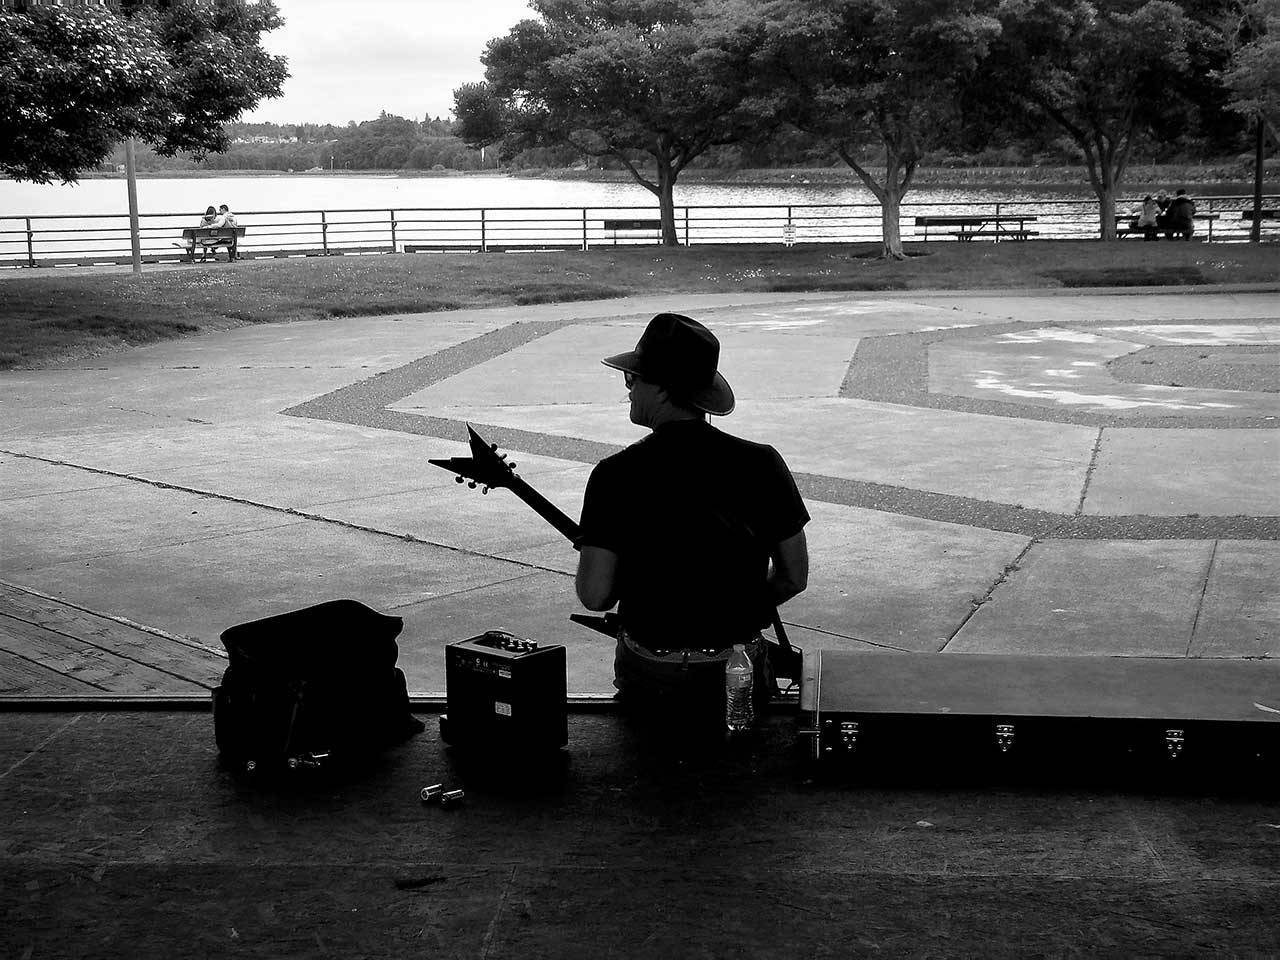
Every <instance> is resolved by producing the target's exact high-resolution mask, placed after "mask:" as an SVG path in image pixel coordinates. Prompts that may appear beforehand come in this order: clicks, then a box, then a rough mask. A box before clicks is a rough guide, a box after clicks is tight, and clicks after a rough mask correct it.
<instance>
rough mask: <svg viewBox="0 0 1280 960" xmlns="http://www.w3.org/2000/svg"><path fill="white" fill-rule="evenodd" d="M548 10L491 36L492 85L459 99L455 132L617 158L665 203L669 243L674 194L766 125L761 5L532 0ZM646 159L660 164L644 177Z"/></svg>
mask: <svg viewBox="0 0 1280 960" xmlns="http://www.w3.org/2000/svg"><path fill="white" fill-rule="evenodd" d="M531 6H532V7H533V8H534V10H535V11H536V12H537V13H538V14H539V15H540V19H537V20H524V21H522V22H520V23H518V24H516V26H514V27H513V28H512V29H511V31H510V32H509V33H508V34H507V35H506V36H504V37H498V38H496V39H494V40H491V41H489V44H488V46H487V47H486V50H485V53H484V55H483V56H482V58H481V59H482V61H483V62H484V65H485V78H486V83H485V84H483V85H477V84H468V85H465V86H463V87H459V88H458V89H457V90H456V91H455V92H454V115H455V116H456V117H457V118H458V121H459V135H460V136H461V137H462V138H463V139H464V140H466V141H467V143H468V144H470V145H471V146H473V147H479V146H488V145H491V144H494V143H498V142H499V141H500V140H501V142H502V145H503V150H504V153H505V154H507V155H511V154H514V153H517V152H519V151H520V150H523V149H526V148H529V147H539V146H551V145H555V144H568V145H570V146H572V147H573V148H574V149H575V150H576V151H577V152H578V153H579V154H581V155H587V156H595V157H612V158H615V159H616V160H617V161H618V162H619V163H621V164H622V166H624V167H625V168H626V169H627V170H628V171H629V172H630V173H631V175H632V176H633V177H634V178H635V180H636V182H637V183H639V184H641V185H642V186H644V187H645V188H646V189H647V190H649V191H650V192H652V193H653V194H654V195H655V196H656V197H657V198H658V206H659V211H660V215H661V222H662V238H663V243H665V244H668V245H675V244H677V243H678V242H679V241H678V239H677V236H676V228H675V202H674V187H675V184H676V180H677V178H678V177H679V175H680V172H681V171H682V170H683V169H684V168H685V167H686V166H687V165H688V164H689V163H690V161H692V160H694V159H695V158H696V157H698V156H699V155H701V154H702V153H703V152H704V151H705V150H707V148H708V147H711V146H713V145H715V144H723V143H732V142H734V141H736V140H738V139H741V138H742V137H744V136H745V135H746V134H747V133H748V132H751V131H755V130H758V129H759V128H760V127H761V126H763V125H767V124H769V123H770V121H771V119H772V115H773V109H774V105H773V104H774V101H773V100H772V99H771V98H770V95H769V94H768V92H767V91H766V90H764V88H763V87H762V86H761V85H759V84H758V83H757V82H756V77H755V76H754V74H753V73H752V70H751V62H752V55H753V53H754V51H755V50H756V48H757V47H758V44H759V42H760V37H761V30H762V20H761V18H760V17H759V15H758V4H757V3H756V0H533V2H532V3H531ZM643 157H647V158H648V159H649V160H651V161H652V164H653V167H652V169H653V172H652V174H650V173H648V172H647V169H642V167H646V164H644V163H643V161H642V159H641V158H643Z"/></svg>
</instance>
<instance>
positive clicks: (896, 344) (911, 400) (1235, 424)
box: [840, 319, 1280, 430]
mask: <svg viewBox="0 0 1280 960" xmlns="http://www.w3.org/2000/svg"><path fill="white" fill-rule="evenodd" d="M1206 322H1208V321H1205V320H1197V319H1187V320H1161V321H1160V324H1161V325H1162V326H1173V325H1191V324H1203V323H1206ZM1031 326H1032V325H1030V324H1028V323H1027V322H1026V321H1021V322H1017V321H1015V322H1010V323H993V324H980V325H978V326H973V327H961V328H956V329H950V330H928V331H923V332H919V333H895V334H889V335H887V336H881V337H864V338H863V339H862V340H860V341H859V342H858V347H857V350H856V351H855V352H854V355H853V360H852V361H851V362H850V363H849V371H848V373H846V374H845V379H844V383H843V384H842V385H841V387H840V396H842V397H856V398H858V399H861V400H877V401H881V402H883V403H900V404H905V405H907V406H914V407H931V408H933V409H939V410H957V411H960V412H963V413H979V414H984V415H986V416H992V417H1017V418H1021V419H1024V420H1044V421H1049V422H1051V423H1074V424H1078V425H1081V426H1086V427H1143V428H1155V429H1159V428H1168V429H1174V428H1184V429H1185V428H1187V427H1193V428H1199V429H1213V430H1225V429H1241V428H1256V429H1270V430H1274V429H1277V428H1280V420H1274V419H1266V418H1262V417H1228V416H1214V417H1205V416H1197V415H1195V414H1187V415H1177V414H1170V415H1154V414H1150V413H1133V412H1131V413H1125V412H1115V413H1096V412H1093V411H1088V410H1079V409H1076V408H1073V407H1069V406H1038V405H1036V404H1030V403H1018V402H1017V401H1010V400H979V399H976V398H973V397H957V396H949V395H946V394H937V393H931V392H930V391H929V348H930V347H931V346H932V345H933V344H935V343H936V344H941V343H946V342H951V341H956V340H968V339H974V338H978V337H989V336H991V335H992V334H1000V333H1019V332H1025V331H1026V330H1027V329H1029V327H1031ZM1034 326H1035V327H1036V328H1038V329H1039V328H1043V329H1054V328H1057V329H1065V330H1080V331H1091V330H1096V329H1098V328H1100V327H1101V328H1106V327H1114V326H1115V322H1114V321H1111V320H1088V321H1080V322H1076V323H1064V322H1062V321H1046V322H1044V323H1039V324H1035V325H1034ZM1196 349H1199V352H1200V353H1204V352H1206V350H1205V349H1203V348H1196ZM1214 349H1219V350H1220V349H1221V348H1214ZM1234 349H1237V350H1239V349H1241V348H1240V347H1236V348H1234ZM1271 349H1274V348H1271ZM1219 369H1220V368H1219ZM1122 379H1123V378H1122ZM1133 382H1145V381H1133ZM1184 385H1186V386H1191V385H1192V384H1189V383H1188V384H1184ZM1195 386H1204V387H1211V388H1214V389H1222V390H1241V389H1254V388H1252V387H1243V386H1237V385H1235V384H1234V383H1232V382H1231V381H1229V380H1228V381H1226V382H1205V383H1200V384H1195Z"/></svg>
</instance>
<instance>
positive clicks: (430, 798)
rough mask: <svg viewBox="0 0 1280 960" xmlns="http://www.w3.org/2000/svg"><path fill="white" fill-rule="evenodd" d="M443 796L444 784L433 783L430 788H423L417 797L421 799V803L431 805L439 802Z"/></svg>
mask: <svg viewBox="0 0 1280 960" xmlns="http://www.w3.org/2000/svg"><path fill="white" fill-rule="evenodd" d="M443 794H444V784H443V783H433V784H431V785H430V786H426V787H423V788H422V792H421V793H420V794H418V796H419V797H420V798H421V799H422V802H423V803H433V802H435V801H436V800H439V799H440V797H441V795H443Z"/></svg>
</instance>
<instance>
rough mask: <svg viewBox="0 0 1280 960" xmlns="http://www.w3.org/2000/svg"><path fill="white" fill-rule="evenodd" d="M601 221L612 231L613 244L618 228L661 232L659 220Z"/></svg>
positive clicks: (615, 240)
mask: <svg viewBox="0 0 1280 960" xmlns="http://www.w3.org/2000/svg"><path fill="white" fill-rule="evenodd" d="M601 223H602V224H603V226H604V228H605V229H606V230H609V231H611V232H612V233H613V242H614V245H615V246H616V245H617V243H618V231H619V230H624V231H633V230H642V231H644V232H645V233H649V232H650V231H654V232H657V233H659V234H661V232H662V221H661V220H603V221H601Z"/></svg>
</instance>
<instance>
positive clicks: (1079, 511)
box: [1072, 427, 1107, 517]
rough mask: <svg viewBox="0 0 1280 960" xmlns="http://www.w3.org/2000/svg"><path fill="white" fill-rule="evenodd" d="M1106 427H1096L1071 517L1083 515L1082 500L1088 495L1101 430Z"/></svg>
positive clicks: (1099, 447) (1098, 450)
mask: <svg viewBox="0 0 1280 960" xmlns="http://www.w3.org/2000/svg"><path fill="white" fill-rule="evenodd" d="M1106 429H1107V428H1106V427H1099V428H1098V435H1097V436H1096V437H1094V439H1093V452H1092V453H1090V454H1089V465H1088V466H1087V467H1085V470H1084V483H1082V484H1081V485H1080V502H1079V503H1077V504H1076V511H1075V513H1073V514H1072V516H1073V517H1079V516H1083V515H1084V502H1085V499H1086V498H1087V497H1088V496H1089V483H1090V481H1092V480H1093V471H1094V469H1095V468H1096V467H1097V465H1098V454H1099V453H1101V452H1102V431H1104V430H1106Z"/></svg>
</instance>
